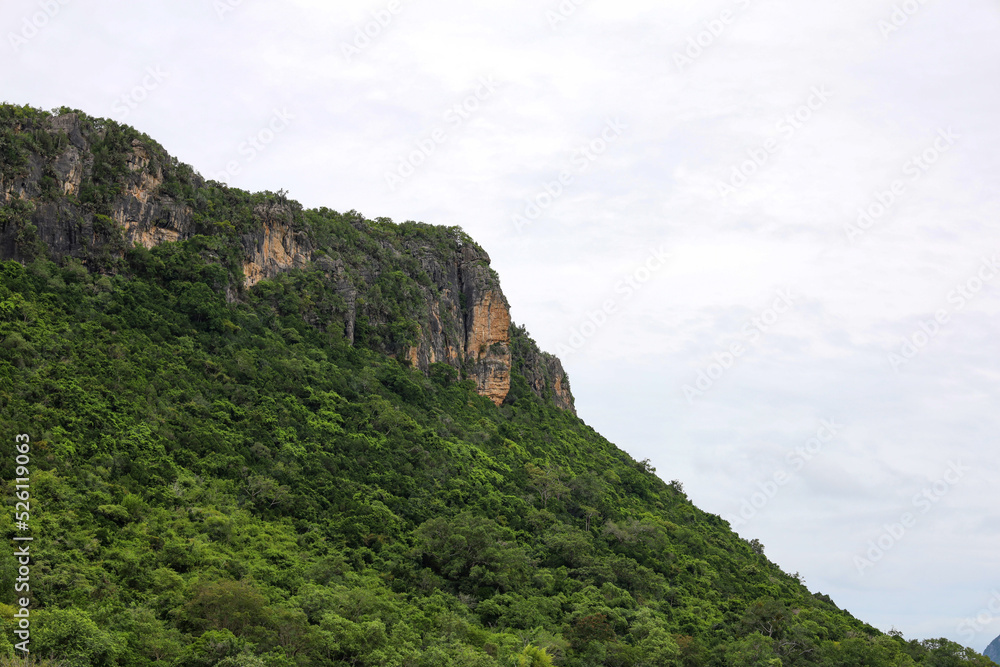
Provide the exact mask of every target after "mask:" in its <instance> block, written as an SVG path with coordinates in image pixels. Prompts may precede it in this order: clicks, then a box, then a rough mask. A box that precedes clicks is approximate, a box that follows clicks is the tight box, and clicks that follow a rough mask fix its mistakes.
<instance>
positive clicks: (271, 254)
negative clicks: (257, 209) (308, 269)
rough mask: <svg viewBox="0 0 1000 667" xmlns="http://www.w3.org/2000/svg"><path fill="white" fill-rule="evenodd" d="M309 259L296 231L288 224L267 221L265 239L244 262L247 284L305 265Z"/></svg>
mask: <svg viewBox="0 0 1000 667" xmlns="http://www.w3.org/2000/svg"><path fill="white" fill-rule="evenodd" d="M307 261H308V260H307V257H306V255H305V253H303V251H302V249H301V248H300V247H299V244H298V242H297V241H296V239H295V234H294V232H292V230H291V229H289V228H288V226H286V225H283V224H280V223H274V222H265V223H264V236H263V239H262V240H261V241H260V243H259V244H258V245H257V247H256V248H254V250H253V252H252V253H251V254H250V256H249V257H248V258H247V261H246V262H245V263H244V264H243V275H244V276H246V286H247V287H253V286H254V285H256V284H257V283H259V282H260V281H261V280H264V279H265V278H271V277H273V276H276V275H277V274H278V273H280V272H281V271H287V270H288V269H292V268H296V267H303V266H305V265H306V262H307Z"/></svg>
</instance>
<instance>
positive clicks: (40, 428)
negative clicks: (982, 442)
mask: <svg viewBox="0 0 1000 667" xmlns="http://www.w3.org/2000/svg"><path fill="white" fill-rule="evenodd" d="M0 259H3V260H4V261H3V262H2V263H0V412H2V414H3V415H4V419H3V420H2V422H0V430H2V433H0V438H2V439H3V441H4V442H7V443H12V447H13V445H15V444H16V445H17V447H18V448H19V449H17V450H16V451H17V452H18V453H19V454H20V455H21V456H22V457H25V458H23V459H17V458H16V457H15V455H14V453H13V452H14V451H15V450H13V449H9V450H5V451H8V452H11V453H10V454H6V455H5V456H4V457H3V458H2V460H0V471H2V474H3V479H4V480H5V482H4V487H3V490H4V493H5V495H6V500H7V502H8V504H9V506H10V507H11V508H14V507H15V503H16V502H18V501H19V500H21V501H25V500H24V498H26V497H28V496H29V495H30V516H21V517H19V518H16V519H15V517H14V516H13V512H4V513H0V525H2V527H3V529H4V530H5V532H6V534H7V535H8V536H11V537H15V536H17V537H26V536H30V537H31V538H32V541H31V542H30V545H29V547H28V549H29V551H30V556H20V557H17V556H15V554H14V550H13V549H6V550H3V551H2V552H0V624H2V625H3V632H2V633H0V654H5V655H11V654H14V652H15V651H16V650H18V649H16V648H15V646H18V647H19V648H29V649H30V650H31V653H32V655H33V656H34V657H35V658H38V659H42V660H55V661H58V663H56V662H52V663H50V664H60V665H81V666H82V665H129V666H131V665H143V666H145V665H152V664H166V665H178V666H181V665H183V666H185V667H187V666H199V665H206V666H207V665H274V666H282V667H283V666H291V665H355V666H367V665H370V666H373V667H374V666H404V665H405V666H417V667H419V666H424V665H427V666H432V665H433V666H438V665H456V666H462V667H466V666H471V667H475V666H482V667H490V666H499V665H504V666H506V665H525V666H538V665H567V666H583V665H617V666H634V667H639V666H645V665H649V666H652V665H657V666H659V665H786V666H789V665H958V664H962V665H964V664H971V665H986V664H989V662H988V660H987V659H986V658H984V657H983V656H980V655H978V654H976V653H975V652H974V651H972V650H971V649H966V648H962V647H960V646H958V645H957V644H954V643H952V642H949V641H947V640H945V639H939V640H929V641H923V642H920V641H915V640H911V641H906V640H904V639H903V638H902V637H901V636H899V635H898V633H890V634H889V635H885V634H882V633H881V632H879V631H878V630H877V629H875V628H873V627H871V626H870V625H867V624H866V623H864V622H862V621H860V620H858V619H856V618H854V617H853V616H852V615H851V614H849V613H848V612H846V611H844V610H841V609H839V608H838V607H837V606H836V605H835V604H834V603H833V601H832V600H830V598H829V597H828V596H826V595H823V594H821V593H811V592H810V591H809V590H808V589H807V588H806V587H805V586H804V585H803V583H802V581H801V579H800V578H799V577H798V576H797V575H789V574H786V573H784V572H782V571H781V570H780V569H779V568H778V567H777V566H776V565H774V564H773V563H772V562H770V561H769V560H768V559H767V557H766V556H765V555H764V548H763V546H762V545H761V544H760V543H759V542H757V541H756V540H754V541H751V542H748V541H746V540H743V539H742V538H740V537H739V536H738V535H736V534H735V533H733V532H732V531H731V530H730V528H729V526H728V524H727V523H726V522H725V521H723V520H722V519H720V518H719V517H718V516H715V515H712V514H707V513H705V512H702V511H701V510H699V509H698V508H697V507H695V506H694V505H693V504H692V503H691V502H690V501H689V500H688V498H687V496H686V495H685V494H684V491H683V485H682V484H681V483H680V482H679V481H672V482H670V483H665V482H663V481H662V480H661V479H660V478H659V477H657V476H656V474H655V471H654V470H653V469H652V468H651V467H650V465H649V463H648V462H646V461H635V460H633V459H632V458H631V457H630V456H628V454H626V453H625V452H623V451H622V450H620V449H618V448H617V447H615V446H614V445H613V444H612V443H610V442H608V441H607V440H606V439H604V438H603V437H601V436H600V435H599V434H598V433H596V432H595V431H594V430H593V429H591V428H589V427H588V426H587V425H586V424H585V423H584V422H583V421H582V420H581V419H580V418H579V417H578V416H577V415H576V413H575V410H574V404H573V397H572V394H571V392H570V386H569V381H568V379H567V377H566V374H565V372H564V370H563V368H562V365H561V364H560V363H559V360H558V359H556V358H555V357H553V356H551V355H549V354H546V353H544V352H542V351H541V350H539V348H538V346H537V345H536V344H535V343H534V341H533V340H532V339H531V337H530V335H529V334H528V333H527V331H526V329H525V328H524V327H521V326H517V325H514V324H513V323H511V321H510V315H509V307H508V303H507V300H506V298H505V297H504V295H503V292H502V290H501V289H500V282H499V279H498V277H497V275H496V274H495V273H494V272H493V271H492V270H491V269H490V267H489V256H488V255H487V254H486V252H485V251H484V250H483V249H482V248H481V247H479V246H478V245H477V244H476V243H475V242H474V241H473V240H472V239H471V238H469V237H468V236H467V235H466V234H465V233H464V232H463V231H462V230H461V229H460V228H458V227H435V226H431V225H426V224H422V223H416V222H404V223H401V224H396V223H394V222H392V221H391V220H388V219H385V218H376V219H374V220H372V219H367V218H365V217H364V216H362V215H361V214H359V213H357V212H355V211H349V212H347V213H338V212H336V211H333V210H330V209H325V208H324V209H318V210H304V209H303V208H302V207H301V206H300V205H299V204H298V203H296V202H294V201H291V200H289V199H288V198H287V197H286V196H285V194H284V193H283V192H281V191H279V192H277V193H273V192H265V193H256V194H251V193H247V192H243V191H240V190H237V189H234V188H228V187H226V186H224V185H222V184H220V183H216V182H212V181H206V180H205V179H203V178H201V177H200V176H199V175H198V174H196V173H195V172H194V171H193V170H192V169H191V168H190V167H189V166H187V165H183V164H180V163H178V162H177V161H176V160H175V159H173V158H171V157H170V156H169V155H168V154H167V152H166V151H165V150H164V149H163V148H162V147H161V146H159V145H158V144H157V143H156V142H154V141H153V140H152V139H150V138H149V137H147V136H145V135H142V134H141V133H139V132H137V131H135V130H134V129H132V128H129V127H125V126H121V125H119V124H117V123H114V122H112V121H107V120H101V119H95V118H91V117H89V116H87V115H86V114H84V113H82V112H79V111H73V110H69V109H61V110H58V111H55V112H52V113H47V112H43V111H40V110H36V109H32V108H30V107H17V106H12V105H3V106H0ZM23 486H26V487H27V488H24V489H22V488H21V487H23ZM19 493H20V494H22V495H23V497H18V496H17V494H19ZM25 502H28V501H25ZM25 512H28V510H25ZM15 520H16V521H17V522H18V523H15ZM18 544H24V542H18ZM18 558H21V561H18ZM25 559H27V560H28V561H29V562H28V564H27V565H25V564H24V563H23V561H24V560H25ZM22 567H25V568H28V570H29V573H28V574H25V571H24V570H22V569H19V568H22ZM22 580H23V581H22ZM15 586H21V587H22V588H23V590H21V591H17V592H16V591H15ZM22 603H27V604H26V605H25V604H22ZM25 609H27V611H25ZM25 614H28V616H27V618H28V621H26V622H28V625H29V628H28V629H24V627H23V626H24V623H22V620H23V619H25V618H26V617H25ZM15 629H16V630H18V632H21V633H22V636H18V635H16V634H15V633H14V631H15ZM26 633H27V634H29V636H28V637H27V639H26V638H25V637H24V636H23V635H24V634H26ZM24 641H27V642H29V643H27V644H25V643H24Z"/></svg>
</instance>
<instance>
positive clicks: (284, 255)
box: [0, 106, 573, 410]
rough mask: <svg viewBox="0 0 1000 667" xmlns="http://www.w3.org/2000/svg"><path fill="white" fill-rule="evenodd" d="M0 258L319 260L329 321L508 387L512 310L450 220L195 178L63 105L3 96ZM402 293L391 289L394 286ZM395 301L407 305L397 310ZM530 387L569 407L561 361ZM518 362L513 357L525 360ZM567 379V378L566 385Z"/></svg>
mask: <svg viewBox="0 0 1000 667" xmlns="http://www.w3.org/2000/svg"><path fill="white" fill-rule="evenodd" d="M0 124H2V126H3V129H2V132H3V139H2V141H3V149H2V151H0V203H2V204H3V205H4V217H3V218H2V219H0V258H3V259H16V260H20V261H27V260H30V259H33V258H35V257H37V256H41V255H46V256H50V257H52V258H53V259H56V260H66V259H69V258H73V259H77V260H79V261H80V262H81V263H83V264H84V265H85V266H87V267H88V268H90V269H92V270H98V271H104V272H116V271H120V270H122V268H123V267H122V261H123V259H124V256H125V251H126V250H127V249H128V248H130V247H132V246H133V245H134V244H138V245H141V246H143V247H145V248H147V249H148V248H153V247H155V246H157V245H159V244H161V243H164V242H177V241H182V240H188V239H193V238H196V237H208V238H210V239H212V241H211V243H212V244H213V251H214V252H217V253H219V256H220V259H221V260H223V261H224V262H225V263H226V264H227V265H228V267H229V268H230V273H231V274H232V275H230V276H228V277H227V284H226V289H227V295H228V297H229V298H230V299H231V300H232V299H236V298H239V295H241V294H242V293H243V292H244V291H245V290H246V288H249V287H253V286H254V285H256V284H258V283H259V282H260V281H261V280H265V279H269V278H273V277H275V276H276V275H278V274H279V273H282V272H284V271H288V270H292V269H305V268H307V267H311V266H314V262H315V266H318V267H319V268H321V269H322V270H323V271H324V273H325V275H326V277H327V278H328V279H329V280H330V281H331V282H332V283H333V285H334V286H335V287H334V289H333V292H334V295H335V297H336V307H335V308H334V309H333V310H332V311H331V312H330V313H328V314H327V315H328V316H329V317H330V318H333V319H335V320H337V321H338V322H339V324H340V326H342V327H343V329H344V335H345V336H346V337H347V339H348V340H349V341H351V342H352V343H353V342H354V340H355V337H356V336H358V335H360V336H364V337H367V339H368V340H366V342H367V343H369V344H375V345H376V346H377V347H378V348H379V349H381V350H382V351H384V352H386V353H387V354H391V355H394V356H398V357H400V358H403V359H406V360H407V361H409V362H410V363H411V364H413V365H414V366H415V367H417V368H420V369H421V370H423V371H425V372H427V371H428V370H429V369H430V367H431V365H432V364H435V363H445V364H448V365H450V366H452V367H454V368H455V369H456V370H460V371H461V372H462V373H464V374H465V375H467V376H468V377H471V378H474V379H475V381H476V386H477V389H478V391H479V393H480V394H482V395H484V396H488V397H489V398H490V399H491V400H493V402H494V403H496V404H498V405H499V404H500V403H502V402H503V400H504V398H506V396H507V393H508V391H509V389H510V368H511V364H512V358H511V353H510V333H509V329H510V312H509V306H508V304H507V300H506V298H505V297H504V295H503V292H502V291H501V289H500V285H499V281H498V279H497V277H496V274H495V273H494V272H493V271H492V270H490V268H489V263H490V258H489V256H488V255H487V254H486V252H485V251H484V250H483V249H482V248H480V247H479V246H478V245H477V244H475V243H474V242H473V241H472V239H470V238H469V237H468V236H467V235H465V234H464V233H463V232H462V231H461V229H459V228H451V229H441V228H432V227H430V226H427V225H418V224H417V223H409V224H408V225H406V226H405V229H404V230H403V233H401V234H397V233H396V231H395V227H394V226H392V225H386V221H385V220H384V219H380V220H377V221H374V222H373V221H366V220H364V218H363V216H361V215H360V214H355V213H354V212H351V213H348V214H345V215H343V216H341V215H339V214H336V213H334V212H331V211H328V210H325V209H324V210H321V211H305V212H304V211H302V209H301V206H299V205H298V204H297V203H296V202H289V201H288V200H287V199H286V198H285V197H284V195H283V194H282V193H278V194H272V193H264V194H262V195H250V194H248V193H243V192H240V191H238V190H233V189H229V188H225V187H223V186H221V185H220V184H218V183H211V182H206V181H205V180H204V179H202V178H201V177H200V176H198V175H197V174H195V173H194V172H193V171H192V170H191V168H190V167H188V166H187V165H183V164H178V163H177V161H176V160H174V159H172V158H171V157H170V156H169V155H167V153H166V152H165V151H164V150H163V148H162V147H161V146H159V145H158V144H156V143H155V142H154V141H152V140H151V139H149V137H146V136H144V135H140V134H139V133H138V132H136V131H135V130H133V129H131V128H128V127H123V126H119V125H117V124H114V123H111V122H106V121H101V120H98V119H93V118H89V117H87V116H86V115H84V114H82V113H79V112H73V111H69V110H65V111H64V112H63V113H61V114H60V115H57V116H51V115H49V114H45V113H40V112H38V111H37V110H33V109H31V108H27V107H13V106H4V107H0ZM400 293H403V294H406V298H405V299H402V300H401V299H399V298H398V294H400ZM399 301H404V302H405V306H406V308H405V309H403V310H401V309H400V308H399V307H398V306H399V305H400V304H399V303H395V302H399ZM537 361H538V362H539V363H542V364H543V365H544V367H542V366H539V367H538V368H537V369H533V370H532V373H531V374H532V377H533V378H535V379H539V378H545V387H543V386H542V385H541V384H538V382H535V383H534V384H532V387H533V388H534V389H535V390H536V391H538V392H539V393H541V392H544V391H547V389H546V387H550V386H551V385H554V384H555V383H558V384H559V388H555V387H554V386H552V387H551V392H550V393H552V394H553V395H555V396H557V397H558V400H559V401H560V405H561V406H562V407H564V408H565V409H569V410H572V409H573V406H572V397H571V396H570V395H569V392H568V383H567V382H566V377H565V372H564V371H563V370H562V368H561V366H559V365H558V362H552V360H543V359H541V358H539V359H538V360H537ZM522 363H523V362H522ZM564 388H565V389H564Z"/></svg>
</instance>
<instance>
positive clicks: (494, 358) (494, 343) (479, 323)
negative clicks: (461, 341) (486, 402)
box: [465, 291, 511, 405]
mask: <svg viewBox="0 0 1000 667" xmlns="http://www.w3.org/2000/svg"><path fill="white" fill-rule="evenodd" d="M465 353H466V356H467V357H469V358H471V359H473V360H475V362H476V365H475V375H476V384H477V388H478V391H479V394H480V395H481V396H486V397H488V398H489V399H490V400H492V401H493V402H494V403H496V404H497V405H500V404H501V403H503V400H504V399H505V398H507V394H508V392H510V365H511V355H510V311H509V310H508V309H507V305H506V303H504V299H503V297H502V296H500V295H499V294H497V293H496V292H493V291H487V292H485V293H483V296H482V299H480V301H479V302H478V303H475V304H472V322H471V323H470V326H469V329H468V332H467V339H466V345H465Z"/></svg>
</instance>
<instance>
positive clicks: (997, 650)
mask: <svg viewBox="0 0 1000 667" xmlns="http://www.w3.org/2000/svg"><path fill="white" fill-rule="evenodd" d="M983 655H985V656H986V657H987V658H989V659H990V660H992V661H993V662H995V663H997V664H998V665H1000V637H997V638H996V639H994V640H993V641H992V642H990V645H989V646H987V647H986V650H985V651H983Z"/></svg>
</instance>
